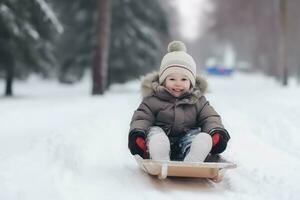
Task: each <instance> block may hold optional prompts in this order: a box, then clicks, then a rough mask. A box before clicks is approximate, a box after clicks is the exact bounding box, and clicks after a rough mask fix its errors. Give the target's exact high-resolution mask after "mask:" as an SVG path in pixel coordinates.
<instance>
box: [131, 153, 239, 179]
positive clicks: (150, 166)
mask: <svg viewBox="0 0 300 200" xmlns="http://www.w3.org/2000/svg"><path fill="white" fill-rule="evenodd" d="M135 159H136V161H137V163H138V165H139V166H140V168H141V169H142V170H143V171H144V172H146V173H148V174H150V175H154V176H158V178H160V179H165V178H167V177H168V176H175V177H194V178H209V179H211V180H212V181H214V182H220V181H222V178H223V176H224V172H225V171H226V170H227V169H233V168H236V164H234V163H231V162H228V161H226V160H225V159H223V158H221V157H220V156H217V155H214V156H210V157H208V158H207V159H206V160H205V162H203V163H198V162H182V161H158V160H151V159H143V158H141V157H140V156H139V155H135Z"/></svg>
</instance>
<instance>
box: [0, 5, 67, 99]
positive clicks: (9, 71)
mask: <svg viewBox="0 0 300 200" xmlns="http://www.w3.org/2000/svg"><path fill="white" fill-rule="evenodd" d="M0 27H1V29H0V52H1V57H0V71H2V76H3V77H5V80H6V85H5V95H6V96H12V95H13V80H14V78H16V77H17V78H24V77H26V76H27V75H28V74H30V73H32V72H36V73H40V74H41V75H42V76H48V75H49V68H50V66H51V63H52V62H54V58H53V54H52V52H51V43H50V41H51V34H52V33H53V32H54V30H56V31H57V32H62V31H63V29H62V27H61V26H60V24H59V22H58V21H57V19H56V17H55V15H54V14H53V12H52V10H51V8H50V7H49V6H48V4H47V3H46V2H45V1H44V0H35V1H32V0H24V1H22V2H17V1H13V0H4V1H3V2H2V3H1V4H0Z"/></svg>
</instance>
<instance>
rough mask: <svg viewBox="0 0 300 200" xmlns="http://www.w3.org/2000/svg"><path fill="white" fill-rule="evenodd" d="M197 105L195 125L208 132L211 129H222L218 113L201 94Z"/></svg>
mask: <svg viewBox="0 0 300 200" xmlns="http://www.w3.org/2000/svg"><path fill="white" fill-rule="evenodd" d="M196 107H197V126H198V127H200V128H201V130H202V131H203V132H206V133H210V132H211V130H213V129H216V128H220V129H224V126H223V124H222V121H221V117H220V115H219V114H218V113H217V112H216V111H215V109H214V108H213V107H212V106H211V105H210V104H209V102H208V101H207V100H206V98H205V97H204V96H202V97H201V98H200V99H199V101H198V102H197V104H196Z"/></svg>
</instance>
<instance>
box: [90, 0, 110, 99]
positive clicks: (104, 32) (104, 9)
mask: <svg viewBox="0 0 300 200" xmlns="http://www.w3.org/2000/svg"><path fill="white" fill-rule="evenodd" d="M110 18H111V2H110V0H98V2H97V18H96V20H95V21H96V34H97V36H96V37H97V44H96V46H95V50H94V55H93V66H92V77H93V83H92V84H93V85H92V94H93V95H99V94H103V93H104V91H105V89H106V85H107V77H108V54H109V40H110Z"/></svg>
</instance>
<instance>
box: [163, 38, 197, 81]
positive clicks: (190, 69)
mask: <svg viewBox="0 0 300 200" xmlns="http://www.w3.org/2000/svg"><path fill="white" fill-rule="evenodd" d="M172 73H180V74H184V75H186V76H187V77H188V78H189V79H190V81H191V83H192V85H193V86H195V77H196V63H195V61H194V59H193V58H192V56H190V55H189V54H188V53H186V47H185V44H184V43H183V42H181V41H173V42H171V43H169V45H168V53H167V54H166V55H165V56H164V57H163V59H162V61H161V64H160V70H159V83H160V84H163V82H164V80H165V79H166V78H167V76H168V75H170V74H172Z"/></svg>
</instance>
